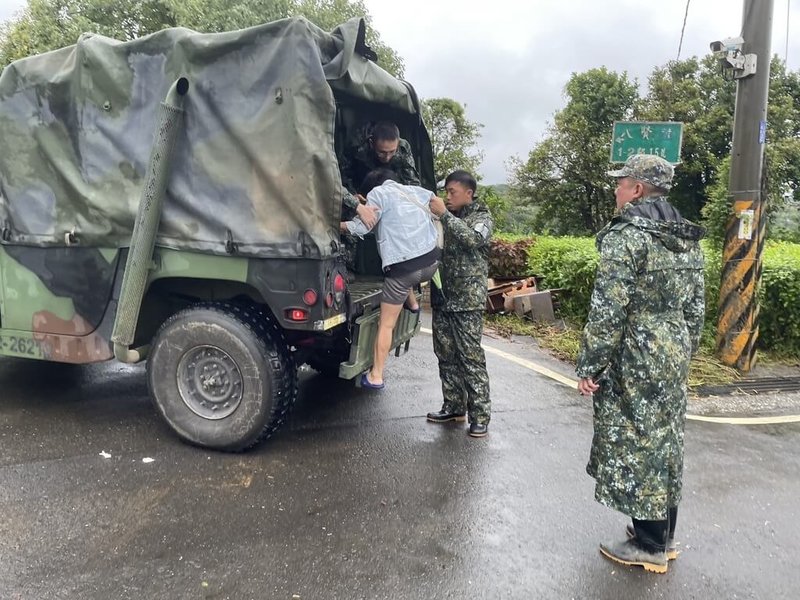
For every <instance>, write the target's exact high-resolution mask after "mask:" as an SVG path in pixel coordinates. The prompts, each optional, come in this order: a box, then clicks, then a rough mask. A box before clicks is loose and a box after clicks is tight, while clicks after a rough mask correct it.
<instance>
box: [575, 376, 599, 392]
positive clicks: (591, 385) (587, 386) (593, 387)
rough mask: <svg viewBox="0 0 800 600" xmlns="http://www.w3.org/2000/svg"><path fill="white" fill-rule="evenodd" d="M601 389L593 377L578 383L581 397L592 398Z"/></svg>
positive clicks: (585, 378)
mask: <svg viewBox="0 0 800 600" xmlns="http://www.w3.org/2000/svg"><path fill="white" fill-rule="evenodd" d="M599 388H600V386H599V385H597V384H596V383H595V382H594V380H592V378H591V377H584V378H583V379H581V380H580V381H579V382H578V391H579V392H580V393H581V396H591V395H592V394H594V393H595V392H596V391H597V390H598V389H599Z"/></svg>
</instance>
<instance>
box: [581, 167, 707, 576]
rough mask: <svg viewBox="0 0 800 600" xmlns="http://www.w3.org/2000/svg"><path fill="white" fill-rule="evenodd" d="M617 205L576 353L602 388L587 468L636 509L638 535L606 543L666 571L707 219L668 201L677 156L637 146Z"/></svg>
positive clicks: (599, 484)
mask: <svg viewBox="0 0 800 600" xmlns="http://www.w3.org/2000/svg"><path fill="white" fill-rule="evenodd" d="M608 175H609V176H611V177H615V178H616V179H617V187H616V190H615V196H616V201H617V209H618V210H619V213H618V215H617V216H616V217H614V219H613V220H612V221H611V223H609V224H608V225H606V227H605V228H603V230H602V231H600V233H598V234H597V249H598V251H599V252H600V262H599V265H598V268H597V277H596V279H595V286H594V292H593V294H592V300H591V306H590V311H589V317H588V320H587V323H586V327H585V328H584V331H583V337H582V340H581V349H580V353H579V356H578V363H577V368H576V370H577V374H578V376H579V377H580V382H579V384H578V390H579V391H580V393H581V394H583V395H592V394H593V395H594V398H593V406H594V437H593V439H592V449H591V453H590V457H589V464H588V465H587V468H586V470H587V472H588V473H589V475H591V476H592V477H594V479H595V483H596V485H595V499H596V500H597V501H598V502H600V503H601V504H604V505H606V506H608V507H610V508H613V509H616V510H618V511H620V512H622V513H624V514H626V515H628V516H630V517H631V518H632V520H633V523H632V525H628V530H627V533H628V539H627V540H625V541H621V542H617V543H610V544H601V545H600V551H601V552H602V553H603V554H604V555H605V556H607V557H608V558H610V559H611V560H614V561H616V562H619V563H622V564H625V565H638V566H642V567H644V568H645V569H646V570H648V571H652V572H656V573H666V571H667V566H668V560H670V559H673V558H676V557H677V549H676V546H675V523H676V519H677V514H678V503H679V502H680V499H681V480H682V473H683V430H684V422H685V416H686V382H687V377H688V372H689V360H690V358H691V355H692V353H694V352H695V351H696V350H697V348H698V345H699V343H700V334H701V331H702V327H703V317H704V313H705V301H704V279H703V252H702V250H701V249H700V245H699V240H700V239H701V238H702V237H703V234H704V231H703V229H702V228H700V227H698V226H697V225H695V224H694V223H691V222H689V221H687V220H686V219H684V218H683V217H681V215H680V213H679V212H678V211H677V210H676V209H675V208H674V207H673V206H672V205H671V204H670V203H669V202H668V201H667V198H666V195H667V192H668V190H669V189H670V187H671V186H672V176H673V167H672V165H671V164H670V163H668V162H667V161H665V160H664V159H662V158H660V157H658V156H651V155H636V156H632V157H630V158H629V159H628V160H627V162H626V163H625V165H624V166H623V167H622V168H621V169H618V170H615V171H609V172H608Z"/></svg>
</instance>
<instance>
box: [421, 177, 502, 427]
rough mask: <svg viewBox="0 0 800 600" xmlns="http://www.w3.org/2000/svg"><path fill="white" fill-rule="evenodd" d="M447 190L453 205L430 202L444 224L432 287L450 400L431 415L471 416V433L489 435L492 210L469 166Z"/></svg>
mask: <svg viewBox="0 0 800 600" xmlns="http://www.w3.org/2000/svg"><path fill="white" fill-rule="evenodd" d="M445 189H446V190H447V206H445V203H444V202H443V201H442V199H441V198H438V197H437V198H434V199H433V200H431V203H430V209H431V212H433V214H435V215H437V216H439V217H440V219H441V223H442V227H443V229H444V249H443V252H442V258H441V260H440V263H439V274H440V276H441V287H438V286H436V285H432V286H431V306H432V308H433V350H434V352H435V353H436V358H438V359H439V376H440V378H441V380H442V395H443V396H444V403H443V404H442V409H441V410H440V411H438V412H432V413H428V420H429V421H432V422H435V423H444V422H447V421H461V422H463V421H465V420H466V418H467V415H469V421H470V427H469V435H471V436H472V437H483V436H485V435H486V434H487V433H488V428H489V419H490V417H491V401H490V399H489V375H488V373H487V372H486V357H485V355H484V352H483V348H481V334H482V333H483V311H484V308H485V307H486V293H487V287H486V283H487V278H488V275H489V238H490V237H491V235H492V225H493V224H492V215H491V214H490V213H489V209H488V208H486V207H485V206H483V205H482V204H479V203H478V202H475V201H474V194H475V189H476V183H475V179H474V178H473V177H472V175H470V174H469V173H467V172H466V171H455V172H453V173H451V174H450V175H448V176H447V179H445Z"/></svg>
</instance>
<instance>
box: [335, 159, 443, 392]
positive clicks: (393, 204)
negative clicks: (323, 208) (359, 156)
mask: <svg viewBox="0 0 800 600" xmlns="http://www.w3.org/2000/svg"><path fill="white" fill-rule="evenodd" d="M395 177H397V175H396V174H395V173H394V172H393V171H391V170H389V169H376V170H374V171H371V172H370V173H369V174H368V175H367V177H366V178H365V179H364V183H363V184H362V186H361V189H360V191H361V193H362V194H364V195H365V196H366V198H367V206H374V207H375V208H376V210H377V219H378V223H377V225H376V227H377V231H376V238H377V241H378V252H379V254H380V256H381V263H382V267H383V272H384V280H383V297H382V299H381V314H380V321H379V322H378V335H377V337H376V339H375V347H374V350H373V363H372V369H371V370H370V371H369V372H367V373H364V374H362V376H361V386H362V387H365V388H369V389H382V388H383V387H384V382H383V368H384V365H385V363H386V357H387V356H388V354H389V347H390V346H391V343H392V332H393V331H394V327H395V325H396V324H397V319H398V317H399V316H400V311H402V310H403V307H404V306H405V308H407V309H408V310H410V311H412V312H419V304H417V298H416V295H415V294H414V293H413V288H414V287H416V286H418V285H419V284H420V283H422V282H423V281H429V280H430V279H431V277H433V274H434V273H435V272H436V269H437V268H438V266H439V256H440V254H441V250H440V249H439V247H438V245H437V238H438V233H437V231H436V227H435V226H434V224H433V221H432V220H431V213H430V210H429V209H428V203H429V202H430V200H431V198H433V197H434V196H433V194H432V193H431V192H430V190H426V189H424V188H421V187H419V186H411V185H401V184H399V183H397V181H396V180H395ZM340 229H341V231H342V232H343V233H349V234H351V235H356V236H359V237H362V236H364V235H365V234H367V233H368V232H369V231H370V230H371V229H372V227H369V226H367V225H366V224H365V223H364V222H362V221H361V220H360V219H358V218H356V219H354V220H352V221H343V222H342V223H341V225H340Z"/></svg>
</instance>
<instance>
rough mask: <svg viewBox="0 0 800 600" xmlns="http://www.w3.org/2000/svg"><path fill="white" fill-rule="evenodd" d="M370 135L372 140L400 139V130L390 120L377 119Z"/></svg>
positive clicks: (389, 140) (387, 140)
mask: <svg viewBox="0 0 800 600" xmlns="http://www.w3.org/2000/svg"><path fill="white" fill-rule="evenodd" d="M370 137H371V138H372V141H373V142H393V141H395V140H399V139H400V130H399V129H398V128H397V125H395V124H394V123H392V122H391V121H378V122H377V123H375V126H374V127H373V128H372V135H371V136H370Z"/></svg>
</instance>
